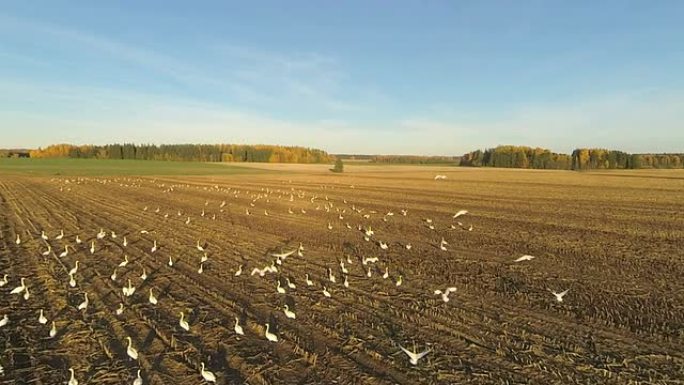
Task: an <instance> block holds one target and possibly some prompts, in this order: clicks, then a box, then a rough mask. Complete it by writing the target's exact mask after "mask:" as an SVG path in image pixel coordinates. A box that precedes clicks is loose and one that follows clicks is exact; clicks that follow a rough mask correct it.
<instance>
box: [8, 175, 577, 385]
mask: <svg viewBox="0 0 684 385" xmlns="http://www.w3.org/2000/svg"><path fill="white" fill-rule="evenodd" d="M445 178H446V177H444V176H441V175H438V176H437V177H435V180H440V179H445ZM162 186H163V185H162ZM173 188H174V187H173V186H171V187H168V188H167V190H166V191H167V192H169V191H173ZM60 190H62V189H61V188H60ZM233 193H235V194H237V193H239V191H238V190H233ZM269 193H274V191H273V190H270V189H266V191H265V192H263V193H260V194H258V195H257V196H256V197H254V199H253V200H252V202H251V203H250V207H247V208H246V209H245V215H254V214H253V213H252V212H251V211H250V208H252V209H253V208H254V207H255V203H256V202H257V201H258V200H260V199H264V200H266V201H268V199H269ZM280 193H281V196H282V195H283V193H282V192H280ZM236 196H237V195H236ZM296 197H299V198H303V197H304V196H303V194H301V195H299V194H297V193H296V192H294V190H293V192H290V193H289V200H290V201H291V202H292V201H294V199H295V198H296ZM315 199H318V197H317V196H313V197H312V198H311V203H313V202H314V200H315ZM320 200H322V198H320ZM343 202H344V203H345V204H347V201H346V200H344V201H343ZM208 204H209V202H208V201H207V202H205V206H207V205H208ZM225 205H226V202H225V201H223V202H221V204H220V206H219V208H220V209H221V210H223V207H224V206H225ZM349 206H350V208H351V210H352V212H355V213H357V214H359V215H360V216H361V217H362V218H365V219H368V218H369V217H370V214H371V213H372V214H376V212H375V211H368V212H365V213H364V210H363V209H359V208H356V207H355V206H354V205H349ZM316 209H317V210H320V209H321V207H320V206H318V207H317V208H316ZM323 209H324V210H326V211H328V212H330V211H333V203H332V201H328V197H327V196H326V197H325V203H324V208H323ZM142 211H143V213H144V212H148V207H147V206H145V207H144V208H143V209H142ZM149 211H150V212H152V211H153V210H149ZM253 211H254V210H253ZM153 212H155V213H159V212H160V209H159V208H157V209H156V210H154V211H153ZM293 212H294V211H293V209H292V208H291V207H290V208H288V213H290V214H292V213H293ZM299 212H301V213H304V214H305V213H306V210H305V209H304V208H302V209H300V210H299ZM347 214H348V212H347V210H346V209H342V210H341V209H340V208H337V211H336V215H337V217H338V218H339V219H340V220H342V219H344V216H345V215H347ZM400 214H401V215H402V216H408V211H407V210H406V209H402V210H401V211H400ZM468 214H469V212H468V211H467V210H459V211H457V212H456V213H455V214H454V215H453V216H452V217H451V219H452V220H455V219H457V218H460V217H463V216H465V215H468ZM168 215H169V214H168V213H167V214H165V217H168ZM199 215H200V216H201V217H204V216H205V215H208V214H206V212H205V209H204V208H202V211H201V214H199ZM264 215H266V216H268V215H269V213H268V211H267V210H264ZM177 216H178V217H181V216H183V217H186V218H187V219H185V220H184V221H183V222H184V223H185V224H189V223H190V222H191V217H190V216H188V215H187V214H183V213H182V211H181V210H178V212H177ZM392 216H394V212H392V211H389V212H387V213H386V214H384V215H383V216H382V220H383V221H387V220H388V218H391V217H392ZM214 219H215V214H214ZM422 221H424V222H425V225H426V226H427V227H428V228H431V229H434V223H433V220H432V219H431V218H423V219H422ZM457 225H458V226H459V227H460V228H462V229H463V230H466V231H472V230H473V226H472V225H469V226H465V225H464V224H463V223H461V222H457ZM346 227H347V228H349V229H352V226H350V225H349V224H348V223H347V224H346ZM332 228H333V225H332V224H331V223H330V222H328V223H327V229H328V230H331V229H332ZM455 228H457V227H456V225H453V224H452V225H451V229H455ZM356 229H357V230H358V231H359V232H360V236H361V238H362V239H364V240H365V241H367V242H373V243H375V244H376V245H377V246H378V247H379V249H381V250H387V249H388V248H389V247H390V245H389V243H388V242H384V241H382V240H379V239H377V237H376V235H375V230H374V229H373V228H372V226H371V225H366V226H363V225H361V224H359V225H358V226H357V227H356ZM135 233H139V234H141V235H145V234H150V233H151V231H148V230H139V231H134V232H129V233H128V234H129V235H130V234H135ZM36 235H37V236H39V238H40V240H42V242H43V244H44V245H45V247H46V249H45V251H43V252H42V256H43V257H48V256H51V255H52V256H54V257H55V258H60V259H64V258H65V257H67V256H69V255H70V253H75V254H76V255H80V256H81V257H82V258H85V257H86V256H88V254H89V255H90V256H94V255H96V253H97V251H98V250H100V249H101V248H102V242H105V241H108V240H109V241H111V242H114V240H115V239H119V240H118V241H117V242H119V244H120V245H121V246H122V247H123V249H124V250H125V249H126V247H128V244H129V240H128V238H127V236H126V235H123V236H122V237H119V236H118V235H117V234H116V233H115V231H113V230H109V231H105V229H99V231H98V232H97V233H95V234H94V236H93V237H92V240H91V242H90V244H89V245H88V244H86V243H84V242H83V240H82V239H81V237H80V235H75V237H74V238H73V240H74V241H73V242H74V243H73V244H72V243H69V240H68V239H67V238H66V236H65V233H64V230H60V231H59V233H58V234H56V235H55V236H54V237H53V238H52V241H53V242H54V241H58V242H60V243H63V245H60V248H59V250H63V251H61V252H60V253H59V254H56V253H55V252H54V251H53V249H52V246H51V244H50V241H51V239H50V236H49V235H48V234H47V233H46V232H45V231H42V232H41V233H40V234H36ZM83 235H84V236H86V237H87V236H88V235H89V234H83ZM108 238H109V239H108ZM87 239H90V238H87ZM141 239H142V238H141ZM29 242H30V241H29ZM14 243H15V244H16V245H17V246H21V245H22V243H23V240H22V237H21V236H20V234H19V233H17V234H16V238H15V240H14ZM78 245H82V247H78ZM62 246H63V247H62ZM434 246H436V247H438V248H439V249H440V250H442V251H447V250H448V248H447V246H449V243H448V242H447V241H446V240H445V239H444V238H442V239H441V241H439V242H436V244H434ZM190 247H193V248H194V249H196V251H197V253H198V256H199V262H198V265H197V267H198V268H197V273H198V274H203V273H204V270H205V268H204V264H205V262H207V261H208V258H209V257H208V255H207V253H206V251H207V250H206V249H207V247H208V245H206V244H202V243H201V242H200V240H198V241H197V242H196V244H195V245H192V246H190ZM403 247H404V248H405V249H407V250H410V249H411V248H412V245H411V244H410V243H405V244H403ZM159 248H160V247H159V244H158V242H157V239H154V240H152V246H151V247H150V249H149V251H150V253H152V254H154V253H156V252H157V251H158V250H159ZM304 250H305V249H304V245H303V244H301V243H300V244H299V247H295V248H293V249H292V250H286V251H282V252H279V253H271V254H270V257H272V258H273V259H272V260H271V263H270V264H267V265H265V266H253V267H252V269H251V271H250V270H247V271H250V274H249V276H248V277H253V276H257V277H258V278H260V277H266V276H267V275H268V274H273V273H278V272H279V270H281V269H283V267H284V266H285V264H286V263H287V261H288V259H291V258H295V257H297V258H302V257H304ZM534 258H535V257H534V256H532V255H522V256H520V257H518V258H516V259H514V260H512V262H515V263H520V262H527V261H532V260H533V259H534ZM379 261H380V259H379V258H378V257H377V256H370V257H366V256H364V257H362V258H361V268H362V269H364V271H363V273H364V275H365V276H366V277H369V278H370V277H372V274H373V271H374V270H375V269H372V268H371V266H375V265H376V264H377V263H378V262H379ZM129 262H130V261H129V257H128V255H127V254H124V257H123V260H121V262H120V263H119V264H118V265H117V267H115V268H114V271H113V272H112V274H111V276H110V277H109V278H110V279H111V281H113V282H119V275H118V274H117V269H123V268H125V267H126V266H127V265H128V264H129ZM163 263H164V264H167V265H168V266H169V267H171V268H173V265H174V260H173V258H172V256H171V255H169V256H168V262H166V260H165V262H163ZM353 264H354V261H353V260H352V259H351V258H350V257H349V256H347V258H346V260H345V259H340V260H339V264H337V265H336V266H332V267H328V268H327V275H326V276H324V277H321V279H320V281H319V282H321V283H320V287H319V288H317V290H320V294H321V295H322V296H323V298H331V297H332V296H333V293H334V290H333V288H335V287H338V286H337V285H338V283H339V284H341V285H342V286H343V287H344V288H349V286H350V282H349V278H348V276H349V269H350V268H351V265H353ZM84 265H86V264H84ZM81 268H82V267H81V263H80V260H76V261H75V263H74V264H73V267H72V268H71V269H70V270H69V272H68V277H69V281H68V282H67V283H68V285H69V286H70V287H72V288H73V287H76V286H77V285H78V282H77V277H78V273H79V271H80V270H79V269H81ZM244 268H246V266H244V265H242V264H241V265H239V266H238V268H237V269H236V270H235V271H234V273H233V274H234V275H235V276H236V277H237V276H241V275H243V269H244ZM336 274H339V276H338V275H336ZM245 275H246V274H245ZM147 278H148V274H147V272H146V271H145V269H144V268H143V270H142V273H141V274H140V276H139V280H140V282H143V281H145V280H146V279H147ZM382 278H383V279H385V280H388V279H389V278H390V271H389V267H387V266H385V268H384V272H383V274H382ZM252 279H254V278H252ZM302 279H303V282H304V284H305V285H306V286H307V287H308V288H310V289H316V283H315V282H314V280H312V277H311V276H310V275H309V273H306V274H305V276H304V277H302ZM403 281H404V277H403V276H402V275H401V274H399V275H397V276H396V277H395V278H394V279H393V280H392V282H393V285H394V286H397V287H399V286H401V285H402V283H403ZM12 282H17V285H16V286H14V287H12V285H11V283H12ZM5 287H12V289H11V290H9V291H7V292H6V293H7V294H8V295H10V296H21V297H23V299H24V301H29V300H30V298H31V292H30V287H31V286H30V278H28V277H10V276H9V275H8V274H4V275H3V276H2V279H0V288H2V289H0V290H6V289H4V288H5ZM273 287H274V290H275V292H276V293H278V294H286V293H288V292H290V291H292V290H295V289H296V288H297V283H296V282H293V279H291V278H290V277H287V278H285V280H284V282H283V281H282V280H281V278H276V279H275V283H274V286H273ZM456 291H457V288H456V287H455V286H449V287H446V288H440V289H435V290H434V291H431V293H432V295H435V296H440V297H441V300H442V301H443V302H444V303H447V302H449V300H450V295H452V294H453V293H455V292H456ZM549 291H551V290H549ZM136 292H138V293H139V291H137V287H136V285H134V284H133V281H132V279H131V278H127V279H125V280H124V281H123V282H122V286H121V294H122V302H121V303H119V306H118V307H117V308H115V309H112V312H113V313H114V314H116V315H117V316H121V315H122V314H123V313H124V308H125V307H124V302H123V299H124V297H132V296H134V295H135V293H136ZM568 292H569V290H565V291H562V292H560V293H559V292H555V291H551V293H552V294H553V296H554V297H555V300H556V301H558V302H562V301H563V297H564V296H565V295H566V294H567V293H568ZM1 294H2V295H4V294H5V293H1ZM136 298H139V299H138V300H139V301H140V302H144V301H146V302H147V303H148V304H149V305H150V306H156V305H157V304H158V303H159V301H160V298H158V297H157V296H156V295H155V293H154V290H153V288H150V289H149V291H147V292H146V293H145V294H139V295H138V297H136ZM88 306H89V298H88V293H87V292H84V293H83V300H82V302H80V303H79V304H78V306H77V309H78V310H79V311H83V312H86V311H87V310H88ZM279 310H282V312H283V314H284V315H285V317H287V318H289V319H297V314H295V312H294V311H293V309H292V308H291V307H290V306H289V305H287V304H285V305H284V306H283V307H282V308H280V309H279ZM10 316H11V309H10V313H5V314H3V315H2V316H0V332H2V329H3V328H6V327H8V325H10V324H11V323H12V322H16V323H17V324H20V323H23V322H32V320H19V319H11V318H10ZM178 316H179V318H178V327H179V328H181V329H182V330H185V331H190V329H191V325H190V323H189V322H188V319H187V318H186V314H184V313H183V312H182V311H181V312H180V313H179V314H178ZM37 321H38V323H39V324H41V325H46V324H48V323H50V320H49V319H48V318H47V316H46V312H45V310H44V309H40V312H39V315H38V318H37ZM263 327H264V328H263V330H264V333H263V338H265V339H266V340H267V341H270V342H273V343H278V341H279V337H278V335H277V334H275V333H274V332H273V331H272V329H271V325H269V323H268V322H264V323H263ZM233 330H234V332H235V334H236V335H240V336H244V335H245V330H244V329H243V327H242V325H240V319H239V318H238V317H237V316H236V317H235V322H234V326H233ZM57 331H58V330H57V327H56V323H55V320H52V321H51V323H50V329H49V331H48V332H47V336H48V338H55V337H56V335H57ZM397 345H398V347H399V350H400V351H402V352H404V353H405V354H406V356H407V357H408V359H409V363H410V364H411V365H418V364H419V361H420V360H421V359H422V358H423V357H425V356H426V355H427V354H428V353H429V352H430V351H431V350H430V349H426V350H423V351H421V352H417V351H415V349H414V350H413V351H412V350H409V349H406V348H405V347H403V346H401V345H399V344H397ZM126 354H127V355H128V357H129V358H130V359H131V360H134V361H137V360H138V358H139V355H140V354H144V352H142V353H139V351H138V349H137V348H136V347H135V346H134V344H133V340H132V339H131V337H130V336H128V337H126ZM199 366H200V368H201V370H200V372H199V375H200V376H201V378H202V379H203V380H204V381H206V382H208V383H214V382H216V375H215V374H214V373H213V372H211V371H210V370H208V369H207V367H206V365H205V362H200V365H199ZM68 371H69V381H68V385H78V384H79V380H78V379H77V377H78V376H77V373H76V371H75V369H74V368H69V369H68ZM3 373H4V368H3V367H2V365H0V375H3ZM133 384H134V385H142V384H143V377H141V370H140V369H138V370H137V376H136V377H135V379H134V381H133Z"/></svg>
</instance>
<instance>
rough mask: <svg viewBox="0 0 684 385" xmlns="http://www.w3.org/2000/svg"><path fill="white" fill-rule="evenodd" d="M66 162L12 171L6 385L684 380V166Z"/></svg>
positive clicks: (1, 203) (3, 359)
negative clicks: (207, 378) (415, 355)
mask: <svg viewBox="0 0 684 385" xmlns="http://www.w3.org/2000/svg"><path fill="white" fill-rule="evenodd" d="M67 163H68V162H67ZM5 164H7V163H5ZM15 164H20V163H15ZM25 164H29V163H25ZM34 164H36V163H34ZM64 164H65V163H63V162H56V163H54V164H53V165H52V166H49V165H50V163H49V162H48V163H46V166H45V167H46V168H45V169H46V170H51V171H45V175H46V176H26V175H35V173H28V172H27V173H25V174H24V175H21V174H20V173H18V172H16V170H17V168H15V173H14V174H12V175H10V174H3V175H2V176H1V177H0V277H2V276H3V275H4V274H7V276H8V279H7V281H8V283H7V284H6V285H4V287H0V319H2V317H3V316H4V315H7V316H8V324H7V325H5V326H3V327H1V328H0V364H1V365H2V366H3V367H4V371H5V374H4V376H2V377H0V384H4V383H7V384H14V383H44V384H57V383H66V381H67V380H68V378H69V372H68V371H67V368H69V367H73V368H74V369H75V371H76V376H77V377H78V378H79V381H80V383H89V384H91V383H92V384H94V383H97V384H121V383H132V382H133V380H134V379H135V377H136V373H137V370H141V376H142V378H143V379H144V383H145V384H204V383H206V382H202V379H201V377H200V367H201V365H202V363H204V365H205V367H206V368H207V369H209V370H211V371H212V372H213V373H215V374H216V376H217V378H218V380H217V383H219V384H245V383H249V384H333V383H337V384H378V385H385V384H387V385H390V384H402V385H409V384H465V383H467V384H540V385H541V384H544V385H548V384H615V385H617V384H630V383H633V384H636V383H644V384H646V383H649V384H673V385H674V384H681V383H682V381H683V379H684V353H683V351H682V346H684V317H683V316H682V314H684V306H683V304H684V283H683V281H682V277H684V263H682V261H683V260H684V249H683V248H682V245H684V222H683V220H682V218H683V217H682V213H684V172H682V171H681V170H679V171H677V170H674V171H673V170H669V171H657V170H656V171H646V170H640V171H621V172H614V171H611V172H603V173H577V172H571V171H533V170H500V169H499V170H497V169H472V168H454V167H425V166H387V167H382V166H377V167H371V166H358V167H354V166H353V165H350V166H349V171H348V172H345V173H344V174H333V173H331V172H329V171H327V168H329V166H327V165H263V164H262V165H258V164H251V165H244V166H246V167H249V169H248V171H242V170H241V169H238V168H234V167H233V166H231V165H225V164H224V165H217V167H218V170H223V169H225V170H226V171H225V172H226V173H227V175H220V172H217V173H216V174H210V175H200V172H201V171H202V170H204V169H205V167H207V168H206V169H209V168H208V167H209V166H212V167H211V170H212V172H213V170H216V168H215V167H213V166H214V165H197V164H184V163H169V164H168V165H167V167H168V168H167V169H166V170H167V171H168V174H167V175H165V176H155V177H147V176H139V175H132V174H131V173H132V172H133V171H134V170H135V167H140V169H144V170H147V171H146V172H150V173H153V172H155V171H156V170H157V169H156V168H154V167H152V166H151V165H149V166H148V165H145V164H139V163H134V164H132V166H131V167H128V168H124V169H125V173H124V172H122V171H121V170H120V169H116V168H115V169H114V170H115V171H114V172H112V171H110V170H109V169H100V170H98V169H97V168H96V166H97V167H101V166H104V165H107V166H108V167H109V165H110V164H111V165H112V167H114V166H115V165H116V163H111V162H108V163H102V164H101V163H90V162H88V163H83V164H88V165H90V166H91V167H93V168H91V169H90V170H88V171H87V172H88V173H91V176H84V177H80V178H72V177H69V176H64V175H58V176H55V175H54V174H53V173H54V172H55V170H57V169H60V168H61V167H64ZM69 165H70V167H71V168H72V169H73V168H74V167H76V166H78V165H79V164H78V163H69ZM241 166H243V165H241ZM24 167H28V166H24ZM50 167H52V168H50ZM162 167H163V165H162ZM185 167H189V169H191V170H195V172H196V174H194V175H185V174H184V173H185V171H182V170H183V168H185ZM259 169H265V170H266V172H258V171H259ZM237 170H240V171H239V172H237V173H236V172H235V171H237ZM77 171H78V170H74V171H72V172H77ZM118 172H121V173H122V176H94V175H95V174H98V173H101V174H109V175H113V174H114V173H118ZM244 172H249V173H244ZM252 173H253V174H252ZM436 173H439V174H444V175H447V177H448V178H447V179H446V180H438V181H436V180H434V179H433V177H434V175H435V174H436ZM80 175H86V174H80ZM459 210H468V213H467V214H465V215H462V216H459V217H458V218H454V217H453V216H454V213H456V212H457V211H459ZM370 229H372V231H373V232H374V233H373V234H371V235H367V234H368V233H369V230H370ZM62 231H63V237H62V236H61V234H62ZM43 232H44V233H45V235H46V237H47V238H48V239H47V240H44V239H42V233H43ZM77 236H78V237H79V240H81V241H82V243H77V242H76V237H77ZM17 237H19V238H20V241H21V242H20V243H17V242H16V240H17ZM364 238H367V240H366V239H364ZM198 245H199V246H201V247H202V248H203V249H204V250H203V251H200V250H199V249H198ZM409 245H410V246H411V247H410V248H408V247H407V246H409ZM91 247H92V248H93V250H94V251H93V252H91V251H90V248H91ZM65 248H66V251H67V253H66V255H64V256H60V255H61V254H62V253H64V252H65ZM280 253H286V254H288V253H289V255H288V256H287V257H282V256H281V257H277V256H276V255H277V254H280ZM523 255H531V256H534V257H535V258H534V259H532V260H527V261H523V262H515V260H516V259H517V258H519V257H521V256H523ZM369 257H375V258H377V261H375V260H370V259H368V258H369ZM169 259H171V261H172V262H173V264H172V266H170V265H169V263H168V261H169ZM76 261H79V262H80V267H79V268H78V269H77V272H76V273H75V274H73V280H74V282H73V283H74V286H72V285H71V284H70V276H69V274H68V273H69V271H70V270H71V269H72V268H74V267H75V266H76ZM255 269H256V270H255ZM238 271H240V272H241V274H237V272H238ZM114 273H115V274H114ZM331 275H332V276H335V282H333V281H332V279H331ZM143 277H144V278H143ZM21 278H25V279H26V287H27V288H28V289H30V298H29V299H24V298H23V297H22V294H23V293H19V294H9V292H10V290H12V289H14V288H16V287H19V286H20V280H21ZM307 278H308V279H310V280H311V282H309V283H307V281H306V279H307ZM345 281H346V282H347V285H345V284H344V282H345ZM129 285H130V286H129ZM128 287H133V288H135V292H134V293H133V294H132V295H130V296H127V295H124V294H123V288H126V289H128ZM278 287H280V290H279V289H278ZM447 287H454V288H456V291H455V292H453V293H451V294H450V296H449V301H448V302H445V301H444V299H443V297H442V295H440V294H435V290H438V289H439V290H442V291H443V290H444V289H445V288H447ZM324 290H325V291H326V292H327V293H328V294H329V295H330V296H329V297H328V296H326V295H325V294H324ZM564 290H569V291H568V293H567V295H565V297H563V301H562V302H559V301H557V300H556V298H555V297H554V295H553V294H552V293H551V292H550V291H556V292H560V291H564ZM150 291H151V292H152V293H153V294H154V296H155V298H156V300H157V301H156V302H157V303H156V304H153V303H151V302H150V300H149V296H150ZM85 294H88V299H89V303H88V305H87V307H86V308H85V309H83V310H79V309H78V306H79V305H80V304H82V303H83V302H84V298H85ZM285 305H287V306H288V309H289V310H291V311H293V312H295V313H296V318H295V319H292V318H290V317H288V316H286V314H285V312H284V307H285ZM41 309H43V310H44V314H45V316H46V317H47V319H48V322H47V323H46V324H41V323H39V322H38V317H39V312H40V310H41ZM117 309H121V313H120V314H118V313H117ZM180 312H183V313H184V317H185V318H184V319H185V320H187V321H188V322H189V328H188V329H189V330H185V329H183V328H181V327H180V322H179V316H180ZM236 320H237V322H238V323H239V325H241V326H242V328H243V332H244V334H243V335H240V334H237V333H236V331H235V323H236ZM52 321H54V322H55V330H56V336H55V337H53V338H49V334H48V333H49V330H50V328H51V325H52ZM266 324H268V325H269V326H268V327H269V332H271V333H274V335H275V336H277V339H278V341H277V342H271V341H269V340H267V339H266V335H265V332H266ZM127 337H130V338H131V341H132V342H131V344H132V346H133V348H135V349H137V351H138V353H139V357H138V359H135V360H132V359H130V358H129V355H128V354H127V346H128V342H127ZM400 346H403V347H405V348H408V349H411V350H413V349H414V346H415V349H416V350H418V351H422V350H424V349H429V350H430V352H429V353H428V354H427V355H426V356H425V357H424V358H422V359H421V360H420V361H419V362H418V365H412V364H411V363H410V362H409V360H408V357H407V355H406V354H404V353H403V352H402V351H401V349H400Z"/></svg>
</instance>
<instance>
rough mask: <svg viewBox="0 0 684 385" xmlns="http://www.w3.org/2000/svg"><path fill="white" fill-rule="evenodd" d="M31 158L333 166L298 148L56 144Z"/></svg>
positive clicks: (32, 153)
mask: <svg viewBox="0 0 684 385" xmlns="http://www.w3.org/2000/svg"><path fill="white" fill-rule="evenodd" d="M29 155H30V157H31V158H96V159H140V160H173V161H199V162H269V163H329V162H332V160H333V157H332V156H330V155H329V154H328V153H327V152H325V151H323V150H318V149H315V148H307V147H297V146H275V145H243V144H162V145H153V144H132V143H124V144H107V145H103V146H95V145H81V146H77V145H73V144H54V145H50V146H47V147H45V148H39V149H37V150H31V151H30V152H29Z"/></svg>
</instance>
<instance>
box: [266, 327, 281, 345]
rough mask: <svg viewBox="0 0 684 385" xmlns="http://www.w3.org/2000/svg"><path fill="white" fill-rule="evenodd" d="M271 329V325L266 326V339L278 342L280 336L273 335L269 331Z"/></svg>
mask: <svg viewBox="0 0 684 385" xmlns="http://www.w3.org/2000/svg"><path fill="white" fill-rule="evenodd" d="M269 327H270V325H269V324H266V331H265V332H264V335H265V336H266V339H267V340H269V341H271V342H278V336H277V335H275V334H273V333H271V332H270V331H269Z"/></svg>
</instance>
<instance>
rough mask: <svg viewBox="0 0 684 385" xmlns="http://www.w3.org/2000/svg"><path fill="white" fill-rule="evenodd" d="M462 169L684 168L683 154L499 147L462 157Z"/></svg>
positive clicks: (473, 152)
mask: <svg viewBox="0 0 684 385" xmlns="http://www.w3.org/2000/svg"><path fill="white" fill-rule="evenodd" d="M460 165H461V166H468V167H504V168H534V169H549V170H596V169H641V168H684V154H628V153H626V152H623V151H615V150H605V149H599V148H580V149H576V150H575V151H573V152H572V154H571V155H567V154H559V153H555V152H551V151H549V150H547V149H544V148H532V147H526V146H498V147H495V148H489V149H486V150H484V151H482V150H476V151H472V152H469V153H467V154H465V155H463V156H462V157H461V161H460Z"/></svg>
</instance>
